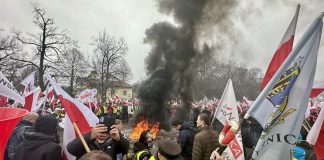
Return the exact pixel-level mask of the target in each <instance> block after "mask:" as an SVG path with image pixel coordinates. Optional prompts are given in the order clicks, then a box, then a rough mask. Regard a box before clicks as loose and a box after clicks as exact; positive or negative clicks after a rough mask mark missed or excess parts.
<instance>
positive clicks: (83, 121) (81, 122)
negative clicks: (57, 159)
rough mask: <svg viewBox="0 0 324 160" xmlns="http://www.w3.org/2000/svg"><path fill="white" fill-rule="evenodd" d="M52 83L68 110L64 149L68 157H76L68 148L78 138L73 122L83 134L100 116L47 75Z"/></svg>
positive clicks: (89, 129) (65, 123)
mask: <svg viewBox="0 0 324 160" xmlns="http://www.w3.org/2000/svg"><path fill="white" fill-rule="evenodd" d="M46 76H47V79H48V80H49V81H50V84H51V85H52V86H53V88H54V90H55V93H56V95H57V96H58V98H59V100H60V101H61V103H62V105H63V107H64V108H65V111H66V113H67V114H66V116H65V122H64V133H63V151H64V155H65V157H66V158H67V159H69V160H71V159H75V157H73V156H72V155H70V154H69V152H68V151H67V150H66V146H67V144H69V143H70V142H71V141H72V140H73V139H75V138H76V132H75V130H74V129H73V123H76V124H77V126H78V127H79V129H80V131H81V133H82V134H85V133H87V132H89V131H91V128H92V127H94V126H95V125H96V124H97V123H98V122H99V119H98V117H97V116H96V115H95V114H94V113H93V112H92V111H91V110H90V109H89V108H88V107H87V106H85V105H83V104H82V103H81V102H79V101H78V100H76V99H74V98H72V97H71V96H70V95H69V94H67V93H66V92H65V91H64V90H63V89H62V88H61V87H60V86H59V85H58V84H57V83H56V82H55V80H53V79H52V78H51V77H50V76H49V75H46Z"/></svg>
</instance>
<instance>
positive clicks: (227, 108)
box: [215, 79, 244, 160]
mask: <svg viewBox="0 0 324 160" xmlns="http://www.w3.org/2000/svg"><path fill="white" fill-rule="evenodd" d="M215 113H216V116H215V117H216V118H217V119H218V120H219V121H220V122H221V123H222V124H223V125H224V126H225V123H230V121H235V122H237V123H239V115H238V111H237V102H236V99H235V93H234V89H233V84H232V80H231V79H229V80H228V82H227V85H226V87H225V90H224V92H223V95H222V98H221V100H220V104H219V107H218V108H217V111H216V112H215ZM224 154H225V159H229V160H244V151H243V144H242V135H241V131H239V132H238V133H237V134H236V135H235V138H234V139H233V141H232V142H231V143H230V144H229V145H228V146H227V148H226V149H225V151H224Z"/></svg>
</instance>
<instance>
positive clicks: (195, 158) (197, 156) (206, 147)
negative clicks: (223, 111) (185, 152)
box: [192, 127, 221, 160]
mask: <svg viewBox="0 0 324 160" xmlns="http://www.w3.org/2000/svg"><path fill="white" fill-rule="evenodd" d="M217 147H221V145H220V144H219V143H218V134H217V133H216V131H213V130H211V129H208V128H207V127H205V128H202V130H201V131H200V132H199V133H197V134H196V135H195V138H194V142H193V148H192V160H209V159H210V155H211V153H212V152H213V151H214V150H215V149H216V148H217Z"/></svg>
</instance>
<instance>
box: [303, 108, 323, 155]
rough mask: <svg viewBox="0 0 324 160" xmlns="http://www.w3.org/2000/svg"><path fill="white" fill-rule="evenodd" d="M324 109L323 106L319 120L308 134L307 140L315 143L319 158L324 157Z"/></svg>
mask: <svg viewBox="0 0 324 160" xmlns="http://www.w3.org/2000/svg"><path fill="white" fill-rule="evenodd" d="M323 121H324V109H323V108H322V109H321V111H320V113H319V115H318V117H317V120H316V121H315V123H314V125H313V127H312V128H311V129H310V131H309V132H308V135H307V138H306V140H307V142H308V143H309V144H311V145H313V149H314V151H315V154H316V157H317V159H324V152H323V151H324V125H323Z"/></svg>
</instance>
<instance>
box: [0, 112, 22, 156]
mask: <svg viewBox="0 0 324 160" xmlns="http://www.w3.org/2000/svg"><path fill="white" fill-rule="evenodd" d="M27 114H28V111H27V110H25V109H20V108H9V107H5V108H0V128H1V132H0V159H4V152H5V148H6V144H7V141H8V139H9V137H10V135H11V132H12V131H13V130H14V129H15V127H16V125H17V123H18V122H19V121H20V120H21V118H22V117H23V116H25V115H27Z"/></svg>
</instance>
